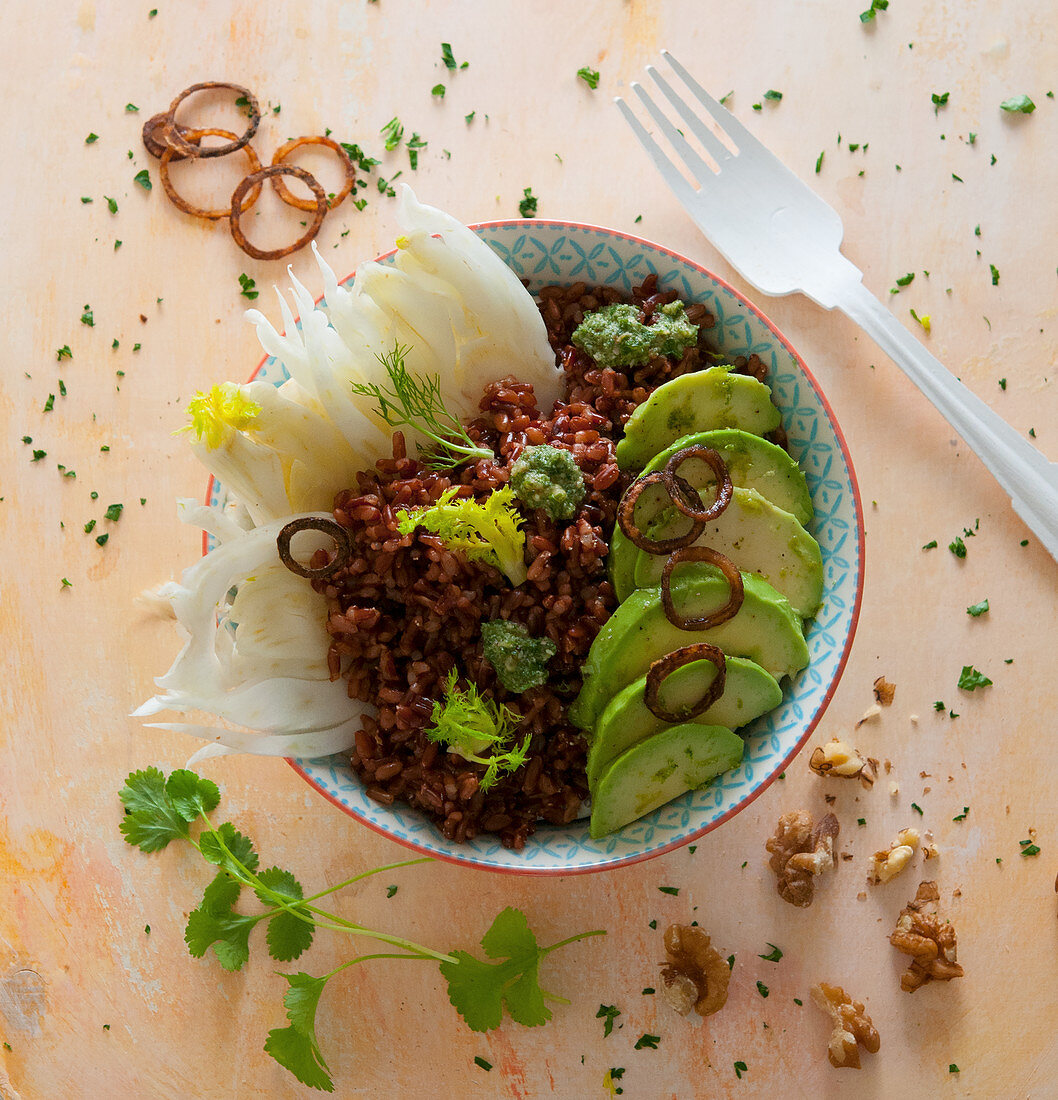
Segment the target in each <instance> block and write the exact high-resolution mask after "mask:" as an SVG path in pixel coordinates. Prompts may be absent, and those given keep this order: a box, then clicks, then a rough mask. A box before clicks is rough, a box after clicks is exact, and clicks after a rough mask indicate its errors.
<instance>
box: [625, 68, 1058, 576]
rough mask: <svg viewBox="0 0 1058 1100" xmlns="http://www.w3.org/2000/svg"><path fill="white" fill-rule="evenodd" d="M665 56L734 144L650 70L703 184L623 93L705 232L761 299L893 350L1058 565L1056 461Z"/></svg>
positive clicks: (821, 205)
mask: <svg viewBox="0 0 1058 1100" xmlns="http://www.w3.org/2000/svg"><path fill="white" fill-rule="evenodd" d="M662 56H663V57H664V58H665V60H666V61H668V63H669V64H670V65H671V66H672V68H673V70H674V71H675V72H676V74H677V75H678V76H679V77H680V79H681V80H682V82H683V84H684V85H685V87H686V88H687V90H688V91H689V92H690V93H691V95H692V96H693V97H694V99H696V100H697V101H698V103H699V104H701V106H702V107H704V108H705V110H706V111H707V112H708V114H709V115H710V116H711V118H712V120H713V122H714V123H715V125H716V126H717V127H719V129H720V131H721V132H723V133H724V134H725V135H726V137H727V138H728V139H729V140H730V142H731V143H732V144H733V145H734V146H735V148H736V150H737V151H736V152H732V150H731V149H730V148H729V147H728V145H727V144H725V142H723V141H721V139H720V138H719V137H717V135H716V133H715V132H714V130H713V128H712V127H711V126H710V125H709V124H708V123H707V122H706V121H705V120H703V119H702V118H701V117H700V115H699V114H698V113H697V112H696V111H695V110H694V109H693V108H691V107H690V106H688V104H687V103H686V102H685V101H684V99H683V98H681V96H680V95H679V94H678V93H677V92H676V91H675V90H674V89H673V88H672V86H671V85H670V84H669V83H668V81H667V80H665V79H664V77H662V76H661V75H660V74H659V73H658V71H657V70H656V69H655V68H654V67H653V66H652V65H648V66H647V72H648V73H649V74H650V76H651V77H652V78H653V79H654V82H655V83H656V84H657V86H658V88H659V89H660V90H661V92H662V94H663V95H664V96H665V98H666V99H667V100H668V101H669V103H671V104H672V107H673V108H674V109H675V112H676V114H677V115H678V116H679V117H680V118H681V119H682V121H683V123H684V124H685V125H686V127H687V129H688V130H690V131H691V133H693V134H694V136H695V137H696V138H697V139H698V141H699V142H700V143H701V145H702V148H704V149H705V151H706V153H707V154H708V155H709V157H711V158H712V159H713V161H715V163H716V167H715V168H714V167H713V166H711V165H710V164H708V163H707V162H706V161H705V160H703V159H702V157H701V156H699V154H698V153H697V152H696V151H695V150H694V149H693V148H692V147H691V145H690V144H689V142H688V141H687V140H686V138H685V137H684V136H683V134H682V133H681V132H680V131H679V130H678V129H677V128H676V126H674V125H673V124H672V122H671V121H670V120H669V119H668V117H666V115H665V114H664V112H662V110H661V109H660V108H659V107H658V106H657V104H656V103H655V102H654V100H652V99H651V98H650V95H649V94H648V93H647V92H646V91H645V90H644V89H643V87H642V86H641V85H640V84H638V83H633V84H632V88H633V89H634V90H635V92H636V95H637V96H638V97H639V99H640V100H642V102H643V105H644V107H645V108H646V109H647V111H648V112H649V114H650V116H651V118H653V120H654V122H655V123H656V124H657V127H658V129H659V130H660V131H661V132H662V134H664V136H665V138H666V139H667V140H668V142H669V143H670V144H671V145H672V147H673V148H674V149H675V150H676V151H677V153H678V154H679V156H680V158H681V159H682V161H683V163H684V165H685V166H686V167H687V169H688V170H689V171H690V173H691V175H692V176H693V177H694V179H695V180H696V182H697V184H698V186H697V188H696V187H693V186H692V185H691V184H690V183H688V182H687V180H686V179H685V178H684V176H683V175H682V173H681V172H680V171H679V169H678V168H677V167H676V165H675V163H673V161H672V160H671V159H670V158H669V156H668V155H667V154H666V153H665V152H664V151H663V150H662V148H661V147H660V146H659V145H658V143H657V142H656V141H655V140H654V138H653V137H652V136H651V135H650V134H649V133H648V132H647V130H646V128H645V127H644V126H643V124H642V123H641V122H640V121H639V119H638V118H637V117H636V115H635V114H634V113H633V112H632V110H631V108H630V107H629V106H628V104H627V103H626V102H625V101H624V100H623V99H620V98H618V99H617V100H616V103H617V106H618V107H619V108H620V109H621V112H622V113H623V114H624V116H625V118H626V119H627V121H628V124H629V125H630V126H631V127H632V130H633V131H634V132H635V135H636V137H637V138H638V139H639V142H640V144H641V145H642V146H643V148H644V149H645V150H646V151H647V153H648V155H649V156H650V158H651V160H653V162H654V164H655V165H656V166H657V168H658V171H659V172H661V175H662V176H663V178H664V179H665V182H666V183H668V185H669V186H670V187H671V188H672V190H673V191H674V192H675V194H676V197H677V198H678V199H679V200H680V202H681V203H682V204H683V205H684V207H685V208H686V209H687V212H688V213H689V214H690V215H691V217H692V218H693V219H694V221H695V223H696V224H697V226H698V228H699V229H701V231H702V232H703V233H704V234H705V236H706V237H708V238H709V240H710V241H711V242H712V243H713V244H714V245H715V246H716V248H717V249H718V250H719V251H720V252H721V253H722V254H723V255H724V256H725V257H726V258H727V260H728V262H729V263H730V264H731V265H732V266H733V267H734V268H735V269H736V270H737V271H738V272H739V273H740V274H741V275H742V276H743V277H744V278H745V279H746V280H747V281H748V282H750V283H752V284H753V285H754V286H755V287H756V288H757V289H758V290H759V291H761V293H763V294H768V295H773V296H779V295H786V294H794V293H797V292H800V293H802V294H805V295H807V296H808V297H809V298H811V299H812V300H813V301H814V302H817V303H818V304H819V305H821V306H823V308H824V309H835V308H836V309H840V310H841V311H842V313H844V314H846V315H847V316H848V317H850V318H851V319H852V320H853V321H855V322H856V323H857V324H858V325H859V326H860V328H862V329H863V330H864V332H866V333H867V334H868V335H869V336H870V337H871V338H872V339H873V340H874V342H875V343H876V344H877V345H878V346H879V347H880V348H881V349H882V350H883V351H885V352H886V354H888V355H889V357H890V358H891V359H892V360H893V362H894V363H896V365H897V366H898V367H900V369H901V370H903V371H904V373H905V374H906V375H907V376H908V377H909V378H910V379H911V381H912V382H914V383H915V385H916V386H918V388H919V389H920V390H921V391H922V392H923V393H924V394H925V395H926V397H928V398H929V400H930V401H931V402H932V403H933V404H934V405H935V406H936V408H937V409H938V411H939V412H940V413H941V415H942V416H943V417H944V418H945V419H946V420H947V421H948V423H949V424H951V426H952V427H953V428H954V429H955V430H956V431H957V432H958V433H959V435H961V436H962V438H963V439H964V440H965V441H966V443H967V444H968V445H969V446H970V448H971V449H972V450H973V451H974V453H975V454H976V455H977V456H978V457H979V458H980V459H981V461H982V462H983V463H984V464H985V466H986V467H987V468H988V469H989V471H990V472H991V473H992V475H993V476H994V477H995V479H996V481H998V482H999V484H1000V485H1001V486H1002V487H1003V488H1004V490H1006V492H1007V494H1008V495H1009V496H1010V498H1011V502H1012V503H1013V506H1014V510H1015V511H1016V512H1017V514H1018V515H1019V516H1020V517H1021V518H1022V519H1023V520H1024V521H1025V523H1026V525H1027V526H1028V527H1029V529H1030V530H1031V531H1032V532H1033V533H1034V534H1035V535H1036V536H1037V538H1039V540H1040V542H1041V543H1043V545H1044V546H1045V547H1046V548H1047V550H1048V551H1049V552H1050V553H1051V555H1052V557H1054V558H1055V559H1058V464H1055V463H1052V462H1048V461H1047V459H1046V458H1044V456H1043V455H1042V454H1040V452H1039V451H1037V450H1036V448H1035V447H1033V446H1032V445H1031V444H1030V443H1029V442H1028V441H1027V440H1025V439H1023V438H1022V437H1021V435H1019V434H1018V432H1017V431H1016V430H1015V429H1014V428H1012V427H1011V426H1010V425H1009V424H1007V423H1006V421H1005V420H1003V419H1002V417H1000V416H999V415H998V414H997V413H995V412H993V411H992V409H990V408H989V407H988V406H987V405H986V404H985V403H984V402H983V401H982V400H981V399H980V398H979V397H977V396H976V395H975V394H973V393H972V392H971V391H970V390H968V389H967V388H966V386H964V385H963V384H962V383H961V382H960V381H959V380H958V379H957V378H955V377H954V376H953V375H951V374H950V373H949V372H948V371H947V370H946V369H945V368H944V366H943V365H942V364H941V363H940V362H938V360H936V359H935V358H934V357H933V356H932V355H930V353H929V352H928V351H926V349H925V348H924V347H923V346H922V345H921V344H920V343H919V342H918V341H917V340H916V339H915V338H914V337H913V336H912V335H911V334H910V333H909V332H908V331H907V329H905V328H904V326H903V325H902V324H900V322H899V321H897V319H896V318H895V317H894V316H893V315H892V314H891V313H890V312H889V310H887V309H886V308H885V306H883V305H882V303H881V302H879V301H878V299H877V298H875V297H874V295H873V294H871V292H870V291H869V290H867V288H866V287H865V286H864V285H863V273H862V272H861V271H860V270H859V269H858V268H857V267H856V266H855V265H854V264H852V263H850V262H849V260H847V259H846V258H845V257H844V256H843V255H842V254H841V238H842V234H843V229H842V224H841V218H840V217H839V216H838V214H837V212H836V211H835V210H834V209H832V208H831V207H830V206H828V205H827V204H826V203H825V202H824V201H823V200H822V199H821V198H820V197H819V196H818V195H816V194H815V192H814V191H812V190H811V188H809V187H808V186H807V185H806V184H804V183H802V182H801V180H799V179H798V178H797V177H796V176H795V175H794V174H793V173H792V172H791V171H790V170H789V169H788V168H787V167H786V166H785V165H784V164H783V163H782V162H781V161H779V160H778V159H777V158H776V157H775V156H774V155H773V154H772V153H770V152H769V151H768V150H767V149H766V148H765V147H764V146H763V145H762V144H761V143H760V142H759V141H758V140H757V139H756V138H755V137H753V135H752V134H751V133H750V132H749V131H748V130H747V129H746V128H745V127H744V126H743V125H742V124H741V123H740V122H739V121H738V120H737V119H736V118H735V116H734V115H732V114H731V113H730V112H729V111H728V110H727V109H726V108H725V107H724V106H722V105H721V104H720V103H718V102H717V101H716V100H715V99H713V98H712V97H711V96H710V95H708V94H707V93H706V92H705V91H704V89H703V88H702V87H701V86H700V85H699V84H698V83H697V81H695V80H694V78H693V77H692V76H691V75H690V73H688V72H687V70H686V69H685V68H684V67H683V66H682V65H681V64H680V63H679V62H678V61H677V60H676V59H675V58H674V57H673V56H672V54H670V53H669V52H668V51H667V50H662Z"/></svg>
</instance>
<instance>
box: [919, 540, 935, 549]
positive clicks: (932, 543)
mask: <svg viewBox="0 0 1058 1100" xmlns="http://www.w3.org/2000/svg"><path fill="white" fill-rule="evenodd" d="M922 549H923V550H936V549H937V540H936V539H930V540H929V542H926V543H923V544H922Z"/></svg>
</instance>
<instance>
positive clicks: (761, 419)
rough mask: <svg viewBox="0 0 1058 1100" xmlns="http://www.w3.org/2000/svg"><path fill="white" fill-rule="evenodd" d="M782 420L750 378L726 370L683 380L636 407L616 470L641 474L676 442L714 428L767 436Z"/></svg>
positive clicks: (711, 369)
mask: <svg viewBox="0 0 1058 1100" xmlns="http://www.w3.org/2000/svg"><path fill="white" fill-rule="evenodd" d="M781 420H782V418H781V416H780V415H779V410H778V409H777V408H776V407H775V405H774V404H773V403H772V399H771V390H770V389H769V388H768V387H767V386H765V385H764V384H763V383H762V382H758V381H757V380H756V379H755V378H752V377H751V376H750V375H748V374H733V373H731V368H730V367H726V366H719V367H708V368H707V369H706V370H701V371H695V372H694V373H692V374H683V375H680V377H679V378H674V379H672V381H671V382H666V383H665V384H664V385H663V386H658V388H657V389H656V390H655V391H654V392H653V393H652V394H651V395H650V396H649V397H648V398H647V400H646V401H644V402H643V404H642V405H640V406H638V408H637V409H636V410H635V412H633V413H632V415H631V416H630V417H629V418H628V423H627V424H625V434H624V438H623V439H622V440H621V442H620V443H618V444H617V465H618V466H620V467H621V469H622V470H640V469H642V468H643V467H644V466H645V465H646V464H647V463H648V462H649V461H650V460H651V459H652V458H653V457H654V456H655V455H656V454H658V453H659V452H661V451H664V450H665V449H666V448H667V447H669V446H670V445H671V444H673V443H675V442H676V440H677V439H680V438H681V437H683V436H685V435H691V434H694V433H696V432H705V431H710V430H712V429H714V428H740V429H742V430H743V431H746V432H752V433H753V434H754V435H764V434H765V433H766V432H770V431H772V430H773V429H775V428H777V427H778V426H779V424H780V422H781Z"/></svg>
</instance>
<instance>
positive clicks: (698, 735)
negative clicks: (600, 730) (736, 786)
mask: <svg viewBox="0 0 1058 1100" xmlns="http://www.w3.org/2000/svg"><path fill="white" fill-rule="evenodd" d="M744 750H745V745H744V744H743V741H742V738H741V737H739V736H738V734H737V733H732V732H731V730H729V729H725V728H724V727H723V726H700V725H697V724H696V723H693V722H691V723H687V724H685V725H681V726H670V727H669V728H668V729H667V730H665V731H663V732H662V733H659V734H656V735H655V736H654V737H649V738H647V740H646V741H641V742H640V743H639V744H638V745H633V746H632V747H631V748H630V749H626V750H625V751H624V752H623V753H621V755H620V756H618V757H617V759H616V760H614V761H612V762H611V763H610V764H609V766H608V767H607V768H606V769H605V771H603V773H602V775H601V777H600V778H599V782H598V784H597V785H596V787H595V789H594V791H593V792H592V800H591V823H590V825H589V831H590V833H591V835H592V837H593V838H594V839H598V838H599V837H602V836H607V835H608V834H609V833H612V832H615V831H616V830H617V829H620V828H621V826H622V825H627V824H628V823H629V822H631V821H636V820H637V819H639V818H641V817H644V816H645V815H646V814H648V813H650V812H651V811H652V810H656V809H657V808H658V807H659V806H663V805H664V804H665V803H666V802H671V801H672V800H673V799H674V798H679V796H680V795H681V794H685V793H686V792H687V791H691V790H694V789H695V788H697V787H702V786H704V785H705V784H706V783H708V782H709V780H710V779H715V778H716V777H717V776H718V775H720V774H722V773H723V772H726V771H729V770H730V769H731V768H734V767H737V766H738V765H739V764H740V763H741V761H742V753H743V752H744Z"/></svg>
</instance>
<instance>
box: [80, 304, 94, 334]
mask: <svg viewBox="0 0 1058 1100" xmlns="http://www.w3.org/2000/svg"><path fill="white" fill-rule="evenodd" d="M95 323H96V320H95V317H93V316H92V307H91V306H90V305H88V304H87V303H85V307H84V312H83V313H82V314H81V324H82V325H87V326H88V327H89V328H94V327H95Z"/></svg>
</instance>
